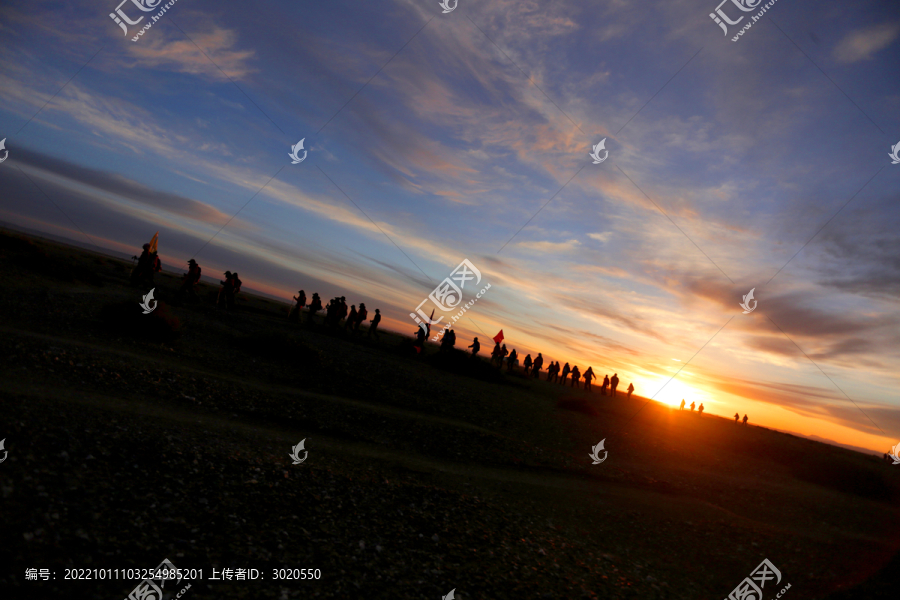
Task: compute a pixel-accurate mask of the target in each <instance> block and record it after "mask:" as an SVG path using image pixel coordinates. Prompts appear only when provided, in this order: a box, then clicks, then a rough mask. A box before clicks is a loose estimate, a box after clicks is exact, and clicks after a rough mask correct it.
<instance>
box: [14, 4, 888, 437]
mask: <svg viewBox="0 0 900 600" xmlns="http://www.w3.org/2000/svg"><path fill="white" fill-rule="evenodd" d="M135 1H137V0H135ZM152 3H153V2H152V1H151V4H152ZM745 3H746V1H745ZM749 3H750V4H753V3H754V0H750V2H749ZM717 4H718V1H717V0H673V1H666V2H659V1H649V2H629V1H625V0H610V1H597V2H573V1H571V0H556V1H552V2H550V1H548V2H529V1H521V2H511V1H508V0H499V1H498V0H486V1H477V2H476V1H472V0H459V4H458V6H457V8H456V9H455V10H453V11H452V12H450V13H447V14H443V13H442V9H441V7H440V6H439V2H438V0H428V1H425V0H416V1H404V0H397V1H390V0H388V1H385V2H358V1H357V2H351V1H348V0H333V1H331V2H312V1H306V2H295V1H292V2H287V1H280V0H273V1H271V2H265V3H250V2H228V1H226V2H213V1H211V0H177V2H175V3H174V5H173V6H172V7H171V8H170V9H169V10H168V12H167V13H166V15H165V16H163V17H162V18H161V19H160V20H159V21H158V22H157V23H155V24H154V25H153V26H152V28H150V29H149V30H147V31H146V32H145V33H144V35H143V36H142V37H140V38H139V39H138V41H137V42H132V41H131V37H132V36H133V35H135V34H136V33H137V31H138V30H139V29H140V28H141V27H142V26H143V25H144V24H145V23H146V22H147V20H148V18H149V15H155V14H156V13H157V12H158V8H157V9H155V10H154V11H153V12H141V11H140V10H138V9H137V8H136V6H135V4H134V3H133V2H131V1H129V2H126V4H123V5H122V11H123V12H125V14H127V15H128V16H129V18H131V19H132V20H134V19H137V18H138V16H144V17H145V18H144V19H143V21H142V22H141V23H139V24H138V25H135V26H131V27H129V35H128V36H127V37H126V36H125V35H124V34H123V32H122V29H120V28H119V26H118V25H116V23H114V22H113V20H112V19H111V18H110V17H109V13H112V12H113V11H114V10H115V9H116V7H117V5H118V0H109V1H108V2H107V1H105V0H104V1H101V2H85V1H81V0H72V1H67V2H42V1H34V0H32V1H29V2H25V1H22V0H10V1H8V2H4V3H3V6H2V7H0V34H2V39H3V43H2V45H0V55H2V60H0V139H2V138H6V149H7V150H8V151H9V156H8V159H7V160H6V161H5V162H3V163H2V164H0V190H2V193H0V220H2V221H4V222H6V223H10V224H12V225H14V226H18V227H23V228H28V229H32V230H38V231H42V232H47V233H50V234H54V235H59V236H65V237H67V238H70V239H72V240H74V241H75V242H76V243H81V244H85V245H88V244H91V243H93V244H95V245H96V246H100V247H102V248H106V249H111V250H115V251H118V252H126V253H129V254H132V253H136V252H138V251H139V249H140V246H141V244H143V243H144V242H146V241H149V239H150V237H151V236H152V235H153V233H154V232H156V231H157V230H159V232H160V234H159V237H160V242H159V248H160V256H161V259H162V261H163V266H164V268H166V269H168V270H175V271H178V270H180V269H184V268H185V267H186V261H187V259H188V258H190V257H192V256H194V257H195V258H196V259H197V261H198V262H199V263H200V265H201V266H202V267H203V271H204V274H205V275H211V276H218V274H219V273H221V272H222V271H224V270H226V269H229V270H232V271H238V272H240V274H241V279H242V280H243V281H244V286H245V287H246V288H251V289H255V290H259V291H262V292H265V293H268V294H271V295H275V296H277V297H281V298H284V299H285V300H290V297H291V295H292V294H294V293H296V291H297V290H298V289H301V288H302V289H304V290H305V291H306V293H307V295H308V296H311V295H312V292H314V291H317V292H319V293H320V295H321V296H322V298H323V302H324V301H327V299H328V298H330V297H331V296H334V295H336V294H343V295H346V296H347V298H348V302H349V303H353V304H358V303H359V302H360V301H364V302H365V303H366V305H367V307H368V308H369V310H370V312H371V311H373V309H374V308H376V307H380V308H381V310H382V313H383V314H384V316H385V321H384V325H386V326H387V327H388V328H390V329H394V330H397V331H400V332H402V333H410V334H412V333H413V331H414V330H415V323H414V322H413V320H412V319H411V318H410V317H409V313H410V312H412V311H413V310H414V309H415V308H416V306H417V305H418V304H419V303H420V302H421V301H422V300H423V299H425V298H426V296H427V295H428V294H429V292H431V291H432V290H433V289H434V288H435V286H436V285H437V284H438V283H439V282H440V281H441V280H442V279H444V278H445V277H447V276H448V275H450V273H451V271H452V270H453V269H454V267H456V265H458V264H459V263H460V262H461V261H462V260H463V259H468V260H470V261H471V262H472V264H474V265H475V266H476V267H477V268H478V269H479V270H480V271H481V273H482V280H481V282H480V285H479V286H478V288H477V289H480V288H481V287H483V286H484V285H485V284H486V283H490V284H491V289H490V290H489V291H488V292H487V293H486V294H485V295H484V296H483V297H482V298H481V299H479V300H478V302H477V303H475V304H474V306H472V308H471V309H469V311H468V312H467V313H466V316H465V317H464V318H463V320H462V321H460V323H459V324H458V325H457V326H456V328H457V330H458V331H457V335H458V338H459V341H458V343H457V345H458V346H463V347H464V346H467V345H469V344H470V343H471V339H472V337H473V336H476V335H477V336H478V337H479V338H480V339H481V341H482V345H483V349H484V351H486V352H489V351H490V347H491V342H490V341H489V339H488V338H490V337H492V336H493V335H495V334H496V333H497V331H498V330H500V329H501V328H502V329H503V331H504V334H505V336H506V342H507V344H508V345H509V347H510V348H516V349H518V351H519V353H520V355H521V356H522V357H524V355H525V354H526V353H528V352H532V353H535V352H538V351H540V352H542V353H543V355H544V357H545V359H557V360H560V361H562V362H567V361H568V362H570V363H572V364H577V365H578V366H579V367H580V368H581V369H582V370H584V369H585V368H586V367H587V366H589V365H590V366H593V369H594V371H595V372H596V373H598V374H599V375H600V376H601V377H602V375H603V374H606V373H608V374H609V375H612V373H613V372H618V374H619V377H620V378H621V379H622V384H621V387H623V388H624V387H627V385H628V383H629V382H634V385H635V388H636V390H637V393H638V394H640V395H643V396H647V397H651V396H654V397H655V398H656V399H657V400H660V401H662V402H666V403H670V404H675V403H677V402H679V401H680V400H681V398H685V399H686V400H687V402H688V403H690V402H691V401H695V402H697V403H698V404H699V403H700V402H703V403H704V404H705V407H706V409H707V412H709V413H713V414H719V415H723V416H731V415H733V414H734V413H735V411H738V412H740V414H741V415H743V414H744V413H747V414H749V416H750V420H751V422H752V423H755V424H759V425H764V426H767V427H773V428H778V429H782V430H787V431H792V432H797V433H800V434H803V435H815V436H819V437H822V438H827V439H830V440H834V441H837V442H841V443H846V444H854V445H857V446H862V447H866V448H871V449H874V450H875V451H878V452H887V451H889V450H890V447H891V446H892V445H894V444H897V443H898V440H900V394H898V390H900V303H898V294H897V292H898V291H900V235H898V231H900V203H898V199H900V164H898V165H893V164H891V159H890V157H889V156H888V154H889V153H890V152H891V147H892V146H893V145H894V144H897V143H900V60H898V56H900V4H898V3H896V2H879V1H875V0H863V1H861V2H854V3H847V2H841V1H838V0H827V1H824V2H813V1H811V0H778V1H777V2H775V3H774V5H773V6H772V7H771V8H770V9H769V10H768V12H767V13H766V14H765V16H763V18H762V19H760V20H759V21H758V22H757V23H755V24H754V25H753V26H752V27H751V28H750V29H749V30H747V31H746V32H745V33H744V35H743V36H742V37H740V38H739V40H738V41H737V42H732V41H731V37H732V36H733V35H735V34H736V32H737V31H738V30H739V29H740V27H742V26H743V25H744V24H745V23H746V22H747V21H749V18H750V17H749V15H755V14H756V13H757V12H758V10H759V7H758V8H757V9H754V11H753V12H741V11H740V10H738V9H737V8H736V7H735V4H733V3H732V2H728V3H727V4H726V5H722V10H723V11H724V12H725V13H726V14H728V15H729V16H730V18H731V19H736V18H737V17H738V16H745V18H744V20H743V21H742V22H741V23H740V24H739V25H737V26H729V35H728V36H725V35H724V34H723V32H722V30H721V29H720V28H719V26H718V25H716V24H715V23H714V22H713V20H712V19H711V18H710V16H709V15H710V13H712V12H713V11H714V10H715V9H716V6H717ZM451 6H452V4H451ZM761 6H762V4H760V7H761ZM67 82H68V83H67ZM301 138H304V139H305V141H304V148H305V149H306V150H307V151H308V155H307V158H306V160H304V161H303V162H301V163H300V164H296V165H294V164H291V159H290V158H289V157H288V153H289V152H290V150H291V146H292V145H294V144H296V143H297V142H298V141H299V140H300V139H301ZM603 138H606V149H607V150H608V151H609V158H608V159H607V160H606V161H604V162H602V163H601V164H596V165H595V164H593V161H592V159H591V158H590V157H589V156H588V154H589V152H590V151H591V146H592V145H594V144H597V143H598V142H600V140H602V139H603ZM601 155H602V153H601ZM242 207H244V208H243V209H242ZM542 207H543V208H542ZM238 211H240V213H239V214H237V216H236V217H235V216H234V215H235V214H236V213H238ZM232 218H233V220H230V219H232ZM229 220H230V221H229ZM226 223H227V226H225V227H224V229H222V227H223V225H225V224H226ZM523 226H524V227H523ZM520 228H521V231H520ZM220 229H221V233H218V235H216V233H217V232H219V230H220ZM517 232H518V233H517ZM214 235H215V236H216V237H215V238H214V239H212V241H210V239H211V238H213V236H214ZM207 242H209V243H207ZM470 287H471V283H470V284H469V285H468V286H467V287H466V288H465V290H464V291H465V299H466V300H469V299H470V297H471V296H473V295H474V292H475V291H477V290H476V289H472V291H471V293H470ZM751 288H755V292H754V296H755V299H756V300H757V301H758V305H757V309H756V310H755V311H753V312H751V313H750V314H743V313H742V309H741V307H740V306H739V303H740V302H741V299H742V296H743V295H744V294H747V293H748V292H749V291H750V289H751ZM436 316H437V315H436ZM679 370H680V371H679ZM676 373H677V375H676ZM673 375H675V377H674V378H672V376H673ZM670 378H671V380H670ZM667 382H668V383H667Z"/></svg>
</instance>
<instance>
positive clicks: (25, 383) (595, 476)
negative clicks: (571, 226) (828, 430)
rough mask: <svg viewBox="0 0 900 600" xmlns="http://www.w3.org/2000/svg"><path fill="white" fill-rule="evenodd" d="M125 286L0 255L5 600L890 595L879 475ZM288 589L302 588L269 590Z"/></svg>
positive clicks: (101, 268) (897, 532)
mask: <svg viewBox="0 0 900 600" xmlns="http://www.w3.org/2000/svg"><path fill="white" fill-rule="evenodd" d="M129 271H130V265H129V264H126V263H125V262H123V261H119V260H116V259H111V258H108V257H101V256H98V255H94V254H91V253H89V252H85V251H80V250H74V249H72V248H68V247H64V246H61V245H58V244H55V243H50V242H46V241H42V240H37V239H33V238H27V237H24V236H20V235H17V234H11V233H9V232H2V231H0V281H3V282H4V292H3V294H2V295H0V333H2V335H0V357H3V358H2V359H0V439H2V438H6V444H5V445H6V449H7V450H8V452H9V454H8V458H7V460H6V461H5V462H3V463H2V464H0V492H2V498H0V507H2V508H0V510H2V515H3V518H2V521H0V540H2V543H0V564H2V565H3V567H2V568H0V588H2V589H4V590H9V593H8V594H7V593H6V592H4V593H3V594H2V596H3V598H4V599H5V598H15V599H19V598H48V599H50V598H53V599H55V598H90V599H94V598H96V599H98V600H99V599H103V600H113V599H119V598H125V597H126V596H127V595H128V593H129V592H130V591H131V590H132V589H133V588H134V587H135V585H136V584H137V583H138V582H137V581H135V580H127V581H126V580H122V579H119V580H118V581H116V580H112V581H110V580H99V581H98V580H93V579H92V580H81V581H74V580H67V579H65V577H66V573H67V569H123V568H140V569H144V568H150V567H155V566H156V565H158V564H159V563H160V562H161V561H162V560H163V559H164V558H168V559H169V560H170V561H171V562H172V563H174V564H175V566H177V567H179V568H182V569H187V568H194V569H203V577H204V579H203V580H194V581H191V582H190V583H191V588H190V589H189V590H188V591H187V592H185V594H184V596H183V597H184V598H190V599H197V600H199V599H201V598H210V599H212V598H215V599H222V598H267V599H287V598H342V599H346V598H352V599H356V598H368V599H377V598H404V599H405V598H411V599H412V598H416V599H418V598H426V599H434V600H438V599H439V598H441V597H442V596H444V595H446V594H447V593H448V592H449V591H450V590H451V589H454V588H455V590H456V592H455V598H457V599H461V600H470V599H472V600H474V599H487V598H492V599H501V598H502V599H505V598H509V599H514V598H515V599H521V598H547V599H551V598H553V599H556V598H558V599H571V598H576V599H577V598H641V599H649V600H653V599H661V598H673V599H674V598H691V599H706V598H708V599H716V600H721V599H722V598H725V597H727V596H728V594H729V593H730V592H731V590H733V589H734V588H735V586H737V585H738V584H739V583H740V582H741V581H742V580H743V578H744V577H746V576H748V575H749V574H750V572H751V571H752V570H753V569H754V568H755V567H756V566H757V565H758V564H759V563H760V562H761V561H762V560H763V559H764V558H768V559H769V560H770V561H771V562H772V563H773V564H774V565H775V566H776V567H777V568H778V569H779V570H780V571H781V573H782V581H781V583H780V584H779V585H778V586H774V585H773V584H772V583H769V584H768V585H767V586H766V588H765V595H764V598H766V600H771V599H772V598H775V596H776V594H777V593H778V592H779V591H780V590H781V589H782V588H783V587H784V586H785V585H786V584H790V589H789V590H788V591H787V592H785V594H784V595H783V596H782V597H783V598H786V599H787V600H791V599H795V600H801V599H818V598H823V599H824V598H827V599H829V600H850V599H876V598H888V597H891V598H894V597H896V593H897V592H896V589H897V588H896V584H897V583H898V576H900V561H898V559H897V556H898V547H900V503H898V500H900V486H898V480H900V467H894V468H892V467H891V466H890V465H887V464H884V463H882V462H880V461H879V460H878V459H877V458H875V457H870V456H865V455H862V454H859V453H855V452H852V451H849V450H845V449H842V448H836V447H832V446H828V445H824V444H820V443H817V442H812V441H809V440H805V439H800V438H796V437H793V436H789V435H785V434H781V433H777V432H774V431H770V430H767V429H763V428H758V427H746V428H745V427H736V426H735V425H734V424H733V423H730V422H728V421H725V420H722V419H718V418H714V417H704V418H703V419H699V418H697V417H696V416H695V415H686V414H679V413H678V412H677V411H672V410H670V409H668V408H666V407H663V406H659V405H657V404H656V403H651V404H649V405H648V406H647V407H646V408H644V409H643V410H642V411H641V412H640V413H637V411H638V409H639V408H640V407H641V405H642V404H643V403H644V402H645V400H644V399H643V398H633V399H631V400H625V399H624V398H618V399H609V398H604V397H601V396H599V395H598V394H586V393H585V392H583V391H580V390H572V389H571V388H566V389H562V388H560V387H559V386H554V385H550V384H547V383H545V382H535V381H525V380H523V379H521V378H518V377H506V376H497V375H495V374H494V373H493V372H492V371H491V369H490V368H489V367H487V366H486V365H473V364H472V363H471V361H467V360H458V359H450V360H447V361H444V362H438V361H436V357H435V356H433V355H430V356H427V357H426V358H425V359H424V360H416V359H414V358H412V357H410V356H408V355H407V354H406V349H404V348H403V346H402V339H401V338H400V337H399V336H393V335H383V336H382V339H381V340H380V342H378V343H371V342H369V341H367V340H365V339H349V338H345V337H344V336H340V335H329V334H328V333H327V332H325V331H323V330H322V328H318V329H316V330H309V329H306V328H300V327H298V326H296V325H294V324H290V323H288V322H287V319H286V314H287V308H286V306H283V305H279V304H278V303H275V302H272V301H269V300H265V299H262V298H253V297H250V298H245V299H244V301H242V302H239V304H238V308H239V310H237V311H235V312H234V313H231V314H228V313H224V312H220V311H217V310H215V309H214V308H213V307H212V305H211V304H210V303H209V302H208V301H207V302H206V303H205V304H199V305H198V304H192V305H188V306H184V307H173V306H172V304H171V301H172V299H173V297H174V291H175V289H176V288H177V285H178V278H177V277H174V276H167V275H162V276H158V277H157V280H156V286H157V288H156V296H157V298H159V299H161V300H162V301H163V302H162V303H161V304H160V306H159V308H157V310H156V311H154V312H153V313H151V314H150V315H142V314H141V311H140V309H139V308H138V307H137V303H138V301H139V300H140V297H141V295H142V294H143V293H145V292H146V291H147V290H139V289H136V288H132V287H130V286H129V285H128V283H127V276H128V273H129ZM308 291H309V290H308ZM214 292H215V291H214V290H213V288H211V287H208V286H207V287H206V288H205V290H204V291H203V293H202V294H201V296H203V297H204V298H205V297H206V296H207V295H209V294H214ZM431 351H432V352H433V351H434V349H433V348H432V349H431ZM636 413H637V416H636V417H634V415H635V414H636ZM632 417H633V418H632ZM604 438H605V439H606V449H607V450H608V451H609V455H608V456H609V457H608V459H607V460H606V461H605V462H603V463H602V464H600V465H596V466H594V465H592V464H591V460H590V459H589V458H588V453H589V451H590V448H591V446H593V445H594V444H596V443H597V442H599V441H600V440H601V439H604ZM302 439H305V440H306V450H308V451H309V454H308V458H307V460H306V461H305V462H304V463H302V464H300V465H293V464H292V460H291V458H290V457H289V456H288V454H289V453H290V451H291V448H292V447H293V446H294V445H295V444H297V443H298V442H299V441H300V440H302ZM29 568H35V569H48V570H49V571H50V573H51V575H50V577H51V579H50V580H49V581H42V580H38V581H27V580H26V579H25V571H26V569H29ZM213 568H215V569H217V570H219V571H221V570H222V569H223V568H231V569H238V568H255V569H258V570H259V571H260V573H261V575H262V577H263V578H264V579H257V580H255V581H237V580H231V581H210V580H209V579H210V577H211V575H212V570H213ZM301 568H303V569H307V568H312V569H319V570H320V572H321V578H320V579H317V580H312V581H310V580H306V581H302V580H300V581H298V580H274V579H273V571H274V570H277V569H301ZM186 583H188V582H183V583H182V586H183V585H185V584H186ZM170 589H171V585H170V586H166V590H167V591H168V590H170ZM179 589H181V588H180V587H179V588H175V589H174V590H173V591H175V592H177V591H179Z"/></svg>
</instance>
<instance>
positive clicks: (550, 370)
mask: <svg viewBox="0 0 900 600" xmlns="http://www.w3.org/2000/svg"><path fill="white" fill-rule="evenodd" d="M558 374H559V363H558V362H551V363H550V366H549V367H547V381H549V382H550V383H553V382H554V381H555V380H556V377H557V375H558Z"/></svg>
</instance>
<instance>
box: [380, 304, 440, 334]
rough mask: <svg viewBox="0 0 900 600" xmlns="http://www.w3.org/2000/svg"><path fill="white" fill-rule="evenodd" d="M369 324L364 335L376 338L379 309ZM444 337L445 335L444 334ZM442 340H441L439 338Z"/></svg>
mask: <svg viewBox="0 0 900 600" xmlns="http://www.w3.org/2000/svg"><path fill="white" fill-rule="evenodd" d="M370 323H371V325H369V333H367V334H366V337H372V336H375V339H376V340H377V339H378V324H379V323H381V309H380V308H376V309H375V316H374V317H372V320H371V321H370ZM444 337H447V336H446V335H445V336H444ZM441 341H442V342H443V340H441Z"/></svg>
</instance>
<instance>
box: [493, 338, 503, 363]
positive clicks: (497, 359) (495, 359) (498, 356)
mask: <svg viewBox="0 0 900 600" xmlns="http://www.w3.org/2000/svg"><path fill="white" fill-rule="evenodd" d="M502 353H503V350H502V349H501V348H500V342H494V349H493V350H491V365H493V364H494V363H495V362H496V363H498V364H497V366H500V365H501V364H502V363H501V361H502V360H503V359H502V358H501V355H502Z"/></svg>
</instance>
